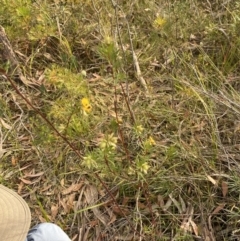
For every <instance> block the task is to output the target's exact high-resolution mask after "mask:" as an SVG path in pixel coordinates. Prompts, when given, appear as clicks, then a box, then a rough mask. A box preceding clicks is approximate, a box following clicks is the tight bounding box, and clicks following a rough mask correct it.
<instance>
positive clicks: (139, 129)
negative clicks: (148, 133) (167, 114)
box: [135, 125, 144, 135]
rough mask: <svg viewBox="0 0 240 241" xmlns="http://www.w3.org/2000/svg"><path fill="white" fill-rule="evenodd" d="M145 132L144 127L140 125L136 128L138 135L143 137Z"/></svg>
mask: <svg viewBox="0 0 240 241" xmlns="http://www.w3.org/2000/svg"><path fill="white" fill-rule="evenodd" d="M143 130H144V128H143V127H142V125H138V126H136V127H135V131H136V133H137V134H138V135H141V134H142V132H143Z"/></svg>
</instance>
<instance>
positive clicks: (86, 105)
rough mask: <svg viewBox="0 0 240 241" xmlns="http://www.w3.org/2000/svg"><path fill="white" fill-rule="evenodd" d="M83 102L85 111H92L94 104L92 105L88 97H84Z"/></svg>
mask: <svg viewBox="0 0 240 241" xmlns="http://www.w3.org/2000/svg"><path fill="white" fill-rule="evenodd" d="M81 104H82V109H83V111H85V112H87V113H90V112H91V111H92V106H91V104H90V102H89V99H88V98H82V100H81Z"/></svg>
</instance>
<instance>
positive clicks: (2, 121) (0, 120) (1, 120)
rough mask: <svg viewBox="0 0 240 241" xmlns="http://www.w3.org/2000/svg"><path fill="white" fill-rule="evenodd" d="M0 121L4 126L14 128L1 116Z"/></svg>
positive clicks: (9, 128)
mask: <svg viewBox="0 0 240 241" xmlns="http://www.w3.org/2000/svg"><path fill="white" fill-rule="evenodd" d="M0 122H1V124H2V126H3V127H4V128H6V129H8V130H11V129H12V127H11V126H10V125H9V124H7V123H6V122H5V121H4V120H3V119H2V118H0Z"/></svg>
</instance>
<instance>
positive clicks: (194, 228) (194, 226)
mask: <svg viewBox="0 0 240 241" xmlns="http://www.w3.org/2000/svg"><path fill="white" fill-rule="evenodd" d="M189 221H190V224H191V226H192V229H193V232H194V234H195V235H196V236H198V226H197V225H196V223H194V222H193V221H192V220H189Z"/></svg>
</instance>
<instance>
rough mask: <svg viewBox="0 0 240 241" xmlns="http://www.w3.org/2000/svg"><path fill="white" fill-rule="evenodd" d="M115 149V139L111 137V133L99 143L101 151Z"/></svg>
mask: <svg viewBox="0 0 240 241" xmlns="http://www.w3.org/2000/svg"><path fill="white" fill-rule="evenodd" d="M116 147H117V137H114V136H113V133H112V134H110V135H107V136H106V137H105V138H104V139H103V140H102V141H101V143H100V148H101V149H103V150H104V149H106V148H109V149H112V150H114V149H115V148H116Z"/></svg>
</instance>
